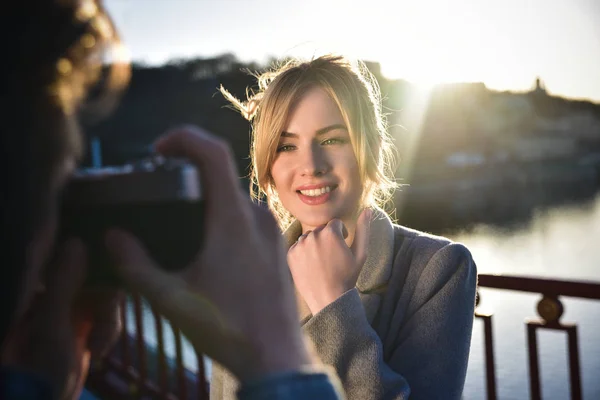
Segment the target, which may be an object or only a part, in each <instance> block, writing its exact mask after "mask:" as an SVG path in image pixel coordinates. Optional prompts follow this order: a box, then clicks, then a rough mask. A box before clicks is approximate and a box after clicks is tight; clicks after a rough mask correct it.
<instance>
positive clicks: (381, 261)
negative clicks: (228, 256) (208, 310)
mask: <svg viewBox="0 0 600 400" xmlns="http://www.w3.org/2000/svg"><path fill="white" fill-rule="evenodd" d="M375 214H376V218H375V220H374V221H373V222H372V224H371V235H370V239H369V248H368V255H367V261H366V262H365V265H364V267H363V269H362V271H361V273H360V276H359V278H358V282H357V284H356V288H355V289H352V290H350V291H348V292H346V293H345V294H344V295H342V296H341V297H340V298H338V299H337V300H336V301H334V302H333V303H331V304H329V305H328V306H327V307H325V308H324V309H323V310H321V311H320V312H319V313H318V314H317V315H314V316H313V315H311V314H310V311H309V310H308V307H307V306H306V303H304V301H303V300H302V299H301V298H299V303H300V304H299V307H300V315H301V319H302V325H303V329H304V331H305V333H306V334H307V335H308V337H309V338H310V339H311V340H312V342H313V343H314V346H315V349H316V352H317V354H318V356H319V357H320V359H321V361H322V362H323V363H325V364H328V365H331V366H333V367H334V368H335V370H336V372H337V374H338V376H339V377H340V380H341V382H342V384H343V387H344V390H345V392H346V396H347V398H348V399H351V400H370V399H373V400H375V399H408V398H409V396H410V399H415V400H418V399H428V400H429V399H459V398H460V397H461V394H462V390H463V385H464V382H465V376H466V372H467V362H468V356H469V347H470V343H471V330H472V327H473V313H474V307H475V294H476V286H477V268H476V266H475V263H474V262H473V259H472V257H471V254H470V253H469V251H468V250H467V249H466V248H465V247H464V246H463V245H461V244H457V243H452V242H450V241H449V240H447V239H445V238H442V237H437V236H432V235H429V234H426V233H422V232H418V231H415V230H411V229H408V228H405V227H402V226H399V225H394V224H392V222H391V221H390V219H389V218H388V217H387V215H385V214H384V213H382V212H379V211H376V213H375ZM300 229H301V228H300V225H299V224H298V223H295V224H293V225H292V226H291V227H290V229H288V231H286V238H287V240H288V243H289V244H290V245H291V243H293V242H294V241H295V240H296V239H297V238H298V236H299V235H300V233H301V230H300ZM237 386H238V385H237V382H236V381H235V378H233V377H232V376H231V375H230V374H228V373H227V372H226V371H225V370H224V369H223V368H221V367H220V366H218V365H215V366H214V368H213V378H212V382H211V399H235V398H236V396H235V393H236V390H237Z"/></svg>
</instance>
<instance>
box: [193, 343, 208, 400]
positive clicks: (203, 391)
mask: <svg viewBox="0 0 600 400" xmlns="http://www.w3.org/2000/svg"><path fill="white" fill-rule="evenodd" d="M196 359H197V360H198V373H197V376H196V383H197V385H198V399H199V400H208V398H209V394H208V390H207V384H206V371H205V370H204V357H203V356H202V354H198V353H196Z"/></svg>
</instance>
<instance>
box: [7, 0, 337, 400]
mask: <svg viewBox="0 0 600 400" xmlns="http://www.w3.org/2000/svg"><path fill="white" fill-rule="evenodd" d="M0 18H1V23H0V26H2V28H1V29H2V30H3V32H2V35H1V37H2V47H3V69H2V73H1V75H0V79H1V85H2V92H1V94H0V113H1V119H0V123H1V124H2V125H1V134H0V138H1V139H0V140H1V146H0V163H1V168H0V174H1V176H2V186H1V188H2V189H1V191H0V207H1V210H2V220H1V221H2V222H1V224H2V253H1V254H2V265H3V267H4V268H3V271H2V273H3V276H2V278H1V279H0V293H1V296H2V297H3V299H2V302H0V307H1V314H0V340H1V343H2V348H1V349H2V352H1V367H0V368H1V369H0V398H2V399H17V398H19V399H21V398H27V399H42V398H43V399H48V398H60V399H75V398H77V397H78V396H79V393H80V392H81V390H82V388H83V385H84V383H85V378H86V376H87V371H88V368H89V360H90V357H91V356H92V355H93V354H102V353H103V352H104V351H106V350H107V349H108V348H109V346H110V344H111V343H112V342H113V341H114V339H115V337H116V333H117V332H118V329H119V327H118V321H119V318H118V312H117V310H118V308H117V304H118V300H119V296H120V294H119V293H116V292H114V291H111V292H107V291H102V292H100V291H96V292H90V291H89V290H83V289H82V287H83V282H84V279H85V275H86V267H87V260H86V248H85V246H84V244H83V243H82V242H81V241H80V240H79V239H77V238H71V239H69V240H68V241H67V242H66V243H65V244H64V245H63V246H62V248H61V250H60V251H59V256H58V257H52V261H51V262H50V259H51V254H52V253H53V251H52V249H53V248H54V241H55V235H56V229H57V221H58V203H59V200H58V199H59V195H60V193H61V191H62V189H63V187H64V185H65V183H66V182H67V181H68V179H69V177H70V175H71V174H72V172H73V170H74V168H75V166H76V164H77V161H78V160H79V158H80V156H81V147H82V145H81V141H82V138H81V133H80V131H79V121H78V118H77V115H78V112H81V111H85V112H86V113H87V114H90V113H92V114H94V113H95V114H96V115H98V114H106V113H107V112H108V111H110V109H111V108H112V105H114V104H115V100H116V98H117V97H118V93H119V89H120V88H122V87H124V86H125V85H126V83H127V80H128V75H129V70H128V66H127V65H118V64H117V65H115V66H113V68H111V69H110V70H109V71H108V72H106V71H105V70H104V69H103V68H102V60H103V56H105V55H107V54H110V51H112V50H114V49H118V42H119V40H118V37H117V35H116V32H115V29H114V27H113V25H112V23H111V21H110V19H109V18H108V17H107V15H106V12H105V10H104V9H103V7H102V5H101V4H99V3H98V2H96V1H93V0H90V1H83V0H82V1H76V0H54V1H50V0H32V1H22V2H10V3H9V5H8V6H5V7H4V9H3V12H2V16H1V17H0ZM115 46H117V47H115ZM90 91H91V92H94V93H95V94H98V93H101V95H99V96H98V97H97V98H98V99H100V100H97V101H96V102H95V104H92V103H91V102H85V109H82V105H83V104H84V99H86V96H87V95H88V93H89V92H90ZM92 106H94V107H92ZM94 108H95V109H94ZM156 150H157V151H158V152H160V153H162V154H164V155H166V156H177V157H185V158H188V159H189V160H190V161H191V162H193V163H195V164H197V166H198V167H199V170H200V171H201V175H202V182H203V189H204V194H205V213H206V216H205V237H206V238H207V239H206V240H205V243H204V247H203V250H202V251H200V252H199V253H198V256H197V257H196V259H195V261H194V262H192V263H191V264H190V265H189V266H188V267H187V268H186V269H185V270H184V271H182V272H181V273H179V274H169V273H166V272H164V271H163V270H162V269H161V268H160V266H158V265H156V263H155V262H154V261H153V260H152V259H151V258H150V257H149V256H148V254H147V252H146V249H144V248H143V246H142V245H141V244H140V242H139V241H138V240H137V239H136V238H135V237H134V236H132V235H131V234H129V233H127V232H124V231H119V230H114V231H111V232H109V233H108V235H107V237H106V244H107V247H108V249H109V251H110V253H111V254H112V256H113V257H114V260H115V263H116V264H117V265H118V268H117V270H118V273H119V274H120V276H121V278H122V279H123V280H124V281H125V282H126V283H127V284H129V285H130V286H131V287H132V288H133V289H135V290H137V291H139V292H140V293H142V294H143V295H144V296H146V297H147V298H148V299H149V300H150V301H151V302H153V303H154V304H156V306H157V307H158V308H159V309H160V310H161V311H162V312H163V313H164V315H165V316H166V317H167V318H169V319H171V320H172V321H173V322H175V323H176V324H177V325H178V326H179V327H181V329H182V331H183V332H184V334H186V336H187V337H188V338H189V340H190V341H191V343H192V345H193V346H194V347H195V349H196V351H198V352H199V353H204V354H207V355H208V356H210V357H211V358H213V359H214V360H216V361H217V362H219V363H221V364H222V365H224V366H225V367H227V368H228V369H230V370H231V372H232V373H233V374H234V375H236V377H237V378H238V379H239V380H240V382H242V387H241V389H240V392H239V396H240V398H244V399H272V398H273V399H274V398H281V399H300V398H320V399H333V398H337V397H338V396H339V391H338V389H337V387H338V386H337V385H336V384H334V383H332V382H335V381H334V380H333V381H332V380H331V377H330V376H329V375H328V374H327V373H324V372H321V369H320V368H319V367H317V366H316V365H315V363H314V360H312V359H311V357H310V356H309V353H308V351H307V347H306V345H305V343H304V341H303V338H302V335H301V331H300V327H299V325H298V316H297V313H296V305H295V299H294V294H293V290H292V287H291V282H290V278H289V272H288V270H287V265H286V255H285V250H284V249H283V248H282V247H281V243H280V234H279V231H278V229H277V226H276V224H275V222H274V220H273V218H272V216H271V215H270V214H269V213H268V212H266V211H264V210H261V209H259V208H258V207H257V206H255V205H253V204H251V203H250V201H249V200H248V199H247V198H246V196H245V195H244V193H243V192H242V191H241V190H240V189H239V185H238V183H237V177H236V174H235V167H234V163H233V161H232V157H231V153H230V150H229V148H228V146H227V145H226V144H225V143H224V142H222V141H221V140H218V139H216V138H215V137H213V136H211V135H210V134H208V133H206V132H204V131H202V130H200V129H198V128H194V127H184V128H181V129H177V130H175V131H173V132H170V133H168V134H166V135H165V136H163V137H162V138H161V139H160V140H159V141H158V142H157V143H156ZM234 222H235V223H234ZM273 249H280V250H279V251H273ZM231 277H236V279H231ZM232 293H235V294H236V296H233V295H232ZM273 299H277V301H273Z"/></svg>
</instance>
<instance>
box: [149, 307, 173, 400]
mask: <svg viewBox="0 0 600 400" xmlns="http://www.w3.org/2000/svg"><path fill="white" fill-rule="evenodd" d="M152 315H153V316H154V329H155V330H156V347H157V349H156V350H157V351H158V382H159V386H160V388H161V390H162V391H163V392H164V393H165V394H166V393H168V392H169V383H168V379H167V358H166V354H165V339H164V333H163V323H162V322H163V320H162V317H161V316H160V314H159V313H158V310H156V309H155V308H154V307H152Z"/></svg>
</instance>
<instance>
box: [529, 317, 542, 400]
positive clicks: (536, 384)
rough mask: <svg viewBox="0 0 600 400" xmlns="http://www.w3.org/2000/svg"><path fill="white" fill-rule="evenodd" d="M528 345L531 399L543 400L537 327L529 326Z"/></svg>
mask: <svg viewBox="0 0 600 400" xmlns="http://www.w3.org/2000/svg"><path fill="white" fill-rule="evenodd" d="M527 343H528V345H529V382H530V386H531V399H532V400H541V398H542V394H541V388H540V370H539V365H538V351H537V335H536V326H535V325H531V324H529V323H528V324H527Z"/></svg>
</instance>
